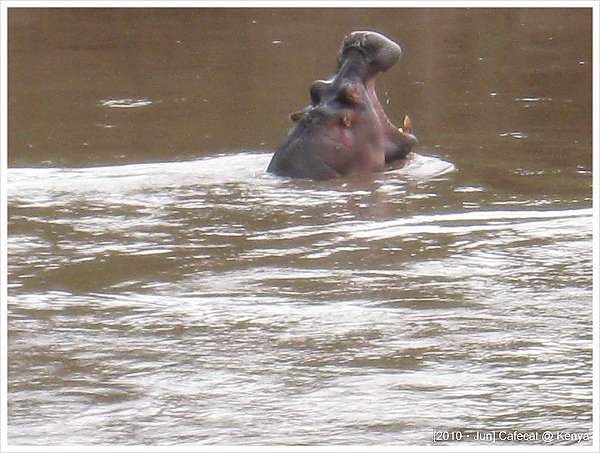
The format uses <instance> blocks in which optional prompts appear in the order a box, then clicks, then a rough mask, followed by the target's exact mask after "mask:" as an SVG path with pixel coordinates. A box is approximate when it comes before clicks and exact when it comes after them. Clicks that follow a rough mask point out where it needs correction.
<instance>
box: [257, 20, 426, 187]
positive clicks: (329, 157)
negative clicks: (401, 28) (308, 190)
mask: <svg viewBox="0 0 600 453" xmlns="http://www.w3.org/2000/svg"><path fill="white" fill-rule="evenodd" d="M401 54H402V49H401V47H400V46H399V45H398V44H396V43H395V42H393V41H392V40H390V39H389V38H386V37H385V36H383V35H381V34H379V33H376V32H369V31H358V32H353V33H351V34H349V35H348V36H346V38H345V39H344V41H343V43H342V47H341V49H340V52H339V55H338V59H337V68H336V72H335V74H334V76H333V77H332V78H330V79H329V80H317V81H316V82H314V83H313V85H312V86H311V90H310V97H311V104H310V105H309V106H308V107H306V108H304V109H303V110H302V111H301V112H298V113H295V114H293V115H292V116H291V118H292V120H294V121H295V122H296V123H297V124H296V126H294V127H293V128H292V129H291V130H290V132H289V134H288V136H287V137H286V139H285V140H284V142H283V143H282V144H281V146H280V147H279V149H278V150H277V151H276V153H275V154H274V156H273V158H272V159H271V162H270V164H269V167H268V169H267V171H269V172H272V173H275V174H277V175H281V176H289V177H295V178H310V179H329V178H333V177H336V176H346V175H352V174H357V173H371V172H375V171H380V170H383V169H384V167H385V165H386V164H387V163H389V162H392V161H395V160H398V159H402V158H404V157H406V156H407V155H408V153H409V152H410V151H411V150H412V148H413V147H414V146H415V145H416V143H417V139H416V137H415V136H414V135H413V134H412V125H411V122H410V119H409V118H408V117H405V118H404V121H403V125H402V127H401V128H397V127H396V126H394V124H393V123H392V122H391V121H390V120H389V118H388V117H387V115H386V114H385V112H384V110H383V108H382V106H381V103H380V102H379V99H378V98H377V93H376V90H375V78H376V76H377V74H379V73H380V72H382V71H387V70H388V69H390V68H391V67H392V66H393V65H394V64H395V63H396V62H397V61H398V59H399V58H400V55H401Z"/></svg>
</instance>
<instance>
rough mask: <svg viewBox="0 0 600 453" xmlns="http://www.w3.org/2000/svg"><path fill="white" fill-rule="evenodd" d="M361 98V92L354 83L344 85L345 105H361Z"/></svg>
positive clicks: (343, 97) (343, 96)
mask: <svg viewBox="0 0 600 453" xmlns="http://www.w3.org/2000/svg"><path fill="white" fill-rule="evenodd" d="M360 98H361V92H360V88H359V87H358V85H356V84H354V83H349V84H347V85H344V88H343V89H342V99H343V100H344V102H345V103H347V104H350V105H356V104H358V103H359V101H360Z"/></svg>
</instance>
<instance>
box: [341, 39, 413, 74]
mask: <svg viewBox="0 0 600 453" xmlns="http://www.w3.org/2000/svg"><path fill="white" fill-rule="evenodd" d="M350 49H356V50H358V51H359V52H361V53H362V54H363V55H364V56H365V58H366V59H367V60H368V61H369V64H370V66H372V68H373V69H374V70H376V71H379V72H384V71H387V70H388V69H390V68H391V67H392V66H394V65H395V64H396V62H397V61H398V60H399V59H400V56H401V55H402V47H400V45H399V44H398V43H395V42H394V41H392V40H391V39H389V38H387V37H386V36H383V35H382V34H380V33H376V32H373V31H353V32H352V33H350V34H349V35H347V36H346V37H345V38H344V41H343V42H342V47H341V49H340V52H339V55H338V64H340V63H341V61H342V60H343V59H344V56H345V55H346V53H347V52H348V51H349V50H350Z"/></svg>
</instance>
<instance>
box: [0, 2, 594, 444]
mask: <svg viewBox="0 0 600 453" xmlns="http://www.w3.org/2000/svg"><path fill="white" fill-rule="evenodd" d="M357 29H373V30H378V31H381V32H383V33H386V34H387V35H389V36H391V37H393V38H394V39H397V40H399V41H400V42H401V43H402V45H403V47H404V50H405V53H404V55H403V58H402V60H401V61H400V63H399V64H398V65H397V66H395V67H394V68H392V70H390V72H389V73H386V74H383V75H382V76H381V77H380V79H379V82H378V93H379V97H380V99H381V101H382V104H383V105H384V107H385V109H386V111H387V113H388V115H389V116H390V117H391V118H392V120H395V121H396V122H398V121H399V120H400V119H401V118H402V116H403V115H404V114H409V115H410V116H411V118H412V120H413V125H414V128H415V131H416V134H417V135H418V137H419V139H420V145H419V147H418V150H417V154H416V155H415V156H414V158H413V160H412V161H411V162H410V163H409V164H408V166H407V167H405V168H402V169H397V170H393V171H388V172H385V173H380V174H376V175H373V176H371V177H363V178H355V179H351V180H334V181H328V182H319V183H313V182H309V181H291V180H286V179H281V178H276V177H273V176H270V175H267V174H265V172H264V170H265V168H266V166H267V164H268V162H269V159H270V156H271V153H272V150H273V149H274V148H275V147H276V146H277V144H278V143H279V142H280V141H281V139H282V138H283V136H284V135H285V133H286V131H287V129H288V128H289V126H290V122H289V120H288V115H289V114H290V113H292V112H293V111H295V110H297V109H298V108H301V107H302V106H304V105H305V104H306V102H307V100H308V87H309V86H310V83H311V82H312V81H313V80H315V79H317V78H323V77H326V76H328V75H330V74H331V72H332V71H333V69H334V67H335V55H336V52H337V49H338V46H339V44H340V42H341V39H342V37H343V36H344V35H345V34H346V33H348V32H350V31H352V30H357ZM591 30H592V20H591V11H590V10H586V9H562V10H558V9H479V8H474V9H305V10H297V9H260V10H259V9H227V10H226V9H159V10H152V9H140V10H133V9H93V10H92V9H88V10H85V9H56V10H44V9H35V10H34V9H10V10H9V16H8V32H9V41H8V50H9V55H8V56H9V73H8V74H9V77H8V82H9V98H8V105H9V131H8V132H9V136H8V140H9V151H8V163H9V169H8V175H7V181H8V210H9V219H8V328H9V342H8V440H9V443H11V444H14V445H23V444H30V445H61V444H68V445H73V444H86V445H130V444H148V445H180V444H214V445H253V444H263V445H273V444H275V445H281V444H306V445H330V444H364V445H417V444H420V445H432V444H433V432H434V430H443V429H461V430H463V431H461V432H463V433H467V434H468V433H469V432H470V433H471V437H469V438H467V437H465V438H464V439H463V440H462V442H470V443H473V442H475V443H476V444H478V445H489V444H490V441H489V440H488V441H485V440H484V441H476V440H475V439H474V433H475V431H477V430H480V431H481V432H488V431H495V432H500V431H503V430H504V431H509V432H513V431H528V432H542V431H545V430H550V431H552V432H556V431H559V430H562V431H564V432H568V433H582V434H584V435H589V433H590V432H591V431H590V430H591V428H592V189H591V184H592V138H591V137H592V134H591V129H592V102H591V92H592V91H591V84H592V40H591V36H592V32H591ZM575 442H576V440H573V439H572V438H565V437H564V436H563V437H558V438H554V439H552V440H551V442H550V444H552V445H556V444H567V443H571V444H572V443H575ZM530 443H534V444H543V441H542V440H541V438H540V439H538V440H535V439H534V440H531V441H530ZM582 443H584V444H590V440H589V439H588V438H585V437H584V440H582Z"/></svg>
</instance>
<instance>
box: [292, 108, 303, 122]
mask: <svg viewBox="0 0 600 453" xmlns="http://www.w3.org/2000/svg"><path fill="white" fill-rule="evenodd" d="M303 116H304V112H303V111H302V110H300V111H299V112H294V113H292V114H291V115H290V119H291V120H292V121H293V122H294V123H297V122H298V121H300V120H301V119H302V117H303Z"/></svg>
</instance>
